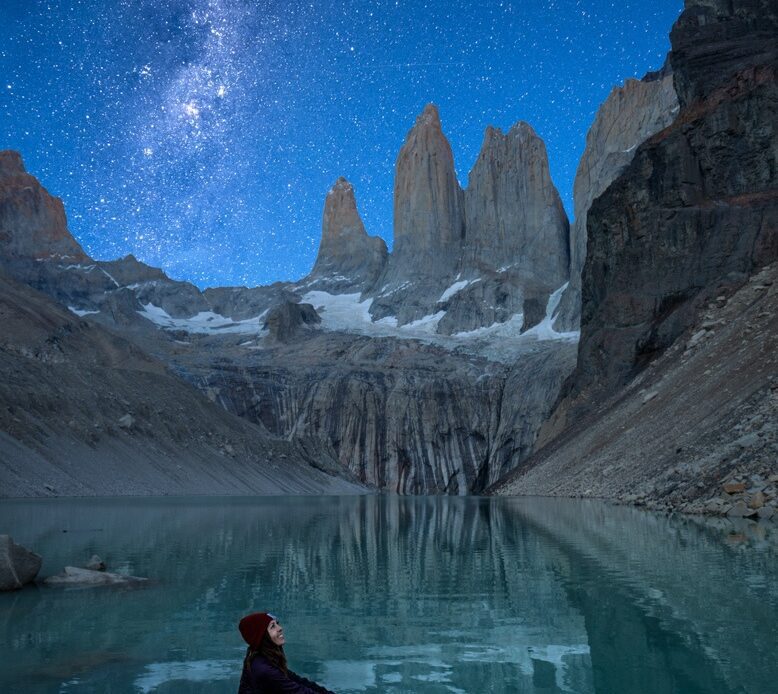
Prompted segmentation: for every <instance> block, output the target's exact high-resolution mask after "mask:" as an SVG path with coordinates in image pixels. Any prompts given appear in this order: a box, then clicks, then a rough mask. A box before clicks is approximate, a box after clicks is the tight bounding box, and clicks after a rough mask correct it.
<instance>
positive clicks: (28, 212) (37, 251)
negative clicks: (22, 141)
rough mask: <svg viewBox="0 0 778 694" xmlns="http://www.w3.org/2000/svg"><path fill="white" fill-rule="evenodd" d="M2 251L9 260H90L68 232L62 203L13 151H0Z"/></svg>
mask: <svg viewBox="0 0 778 694" xmlns="http://www.w3.org/2000/svg"><path fill="white" fill-rule="evenodd" d="M0 250H2V254H3V255H4V256H5V257H7V258H22V259H35V260H39V259H45V258H61V259H63V260H67V261H69V262H73V263H78V262H83V261H87V260H89V257H88V256H87V255H86V253H84V250H83V249H82V248H81V246H80V245H79V244H78V242H77V241H76V240H75V239H74V238H73V236H71V234H70V232H69V231H68V227H67V220H66V218H65V208H64V206H63V205H62V200H60V199H59V198H55V197H53V196H51V195H49V193H48V191H47V190H46V189H45V188H44V187H43V186H42V185H41V184H40V183H39V182H38V180H37V179H36V178H35V177H34V176H30V174H28V173H27V172H26V171H25V168H24V164H23V162H22V158H21V155H20V154H19V153H18V152H14V151H11V150H5V151H0Z"/></svg>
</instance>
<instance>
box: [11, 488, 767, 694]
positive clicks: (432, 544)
mask: <svg viewBox="0 0 778 694" xmlns="http://www.w3.org/2000/svg"><path fill="white" fill-rule="evenodd" d="M33 508H34V513H31V512H30V511H31V509H33ZM0 527H4V528H9V529H10V530H11V532H12V533H13V534H14V535H15V537H16V539H17V540H18V541H20V542H23V543H24V544H27V545H28V546H32V547H34V548H35V549H37V550H38V551H40V552H41V553H43V554H44V556H45V557H46V559H47V561H46V563H45V566H44V573H52V572H54V571H56V570H58V569H59V568H60V567H61V566H62V565H63V564H65V563H74V562H75V563H78V562H79V561H84V560H86V558H88V556H89V555H90V554H91V553H92V552H97V553H99V554H101V555H102V556H103V557H104V558H105V559H106V560H107V562H108V563H109V565H110V566H112V567H113V568H122V569H124V570H126V571H128V572H132V573H136V574H140V575H147V576H150V577H152V578H155V579H157V580H158V582H157V583H156V584H155V585H153V586H152V587H150V588H148V589H144V590H137V591H127V592H117V591H113V590H111V591H94V590H90V591H66V592H63V591H55V590H52V589H46V590H43V589H41V590H37V591H36V590H29V591H23V592H22V593H19V594H17V595H14V596H3V597H4V600H3V601H0V608H2V612H0V647H2V649H3V650H4V651H5V652H10V653H12V654H13V657H12V658H9V659H8V661H7V662H4V663H3V664H2V665H0V687H7V686H8V685H9V683H11V686H12V683H14V682H17V683H18V682H21V681H22V679H21V678H24V681H25V682H26V683H27V684H29V687H28V689H27V691H30V692H37V691H41V692H43V691H51V688H52V686H53V684H54V683H61V682H62V681H64V680H65V679H66V678H72V677H74V676H75V677H76V678H77V679H78V681H79V682H81V684H83V685H87V684H88V685H89V686H92V687H98V686H99V685H100V684H101V683H106V682H108V683H111V684H110V687H111V691H112V692H114V691H119V692H121V691H127V692H131V691H133V692H136V691H138V688H137V687H140V689H141V690H142V691H149V692H150V691H160V692H162V691H164V692H178V691H182V692H183V691H187V692H190V691H209V692H220V691H224V692H227V691H232V690H233V689H234V685H235V683H234V682H233V679H234V678H231V677H230V673H231V670H230V667H229V663H230V662H234V663H235V667H236V668H237V667H238V664H239V661H240V657H241V652H242V649H241V644H240V640H239V638H238V636H237V632H236V630H235V626H234V625H235V622H236V620H237V618H238V617H239V616H240V615H241V614H242V613H244V612H246V611H249V610H253V609H272V610H274V611H276V612H277V613H278V614H279V615H280V616H281V617H282V619H283V621H284V623H285V626H286V630H287V635H288V640H289V645H288V648H287V651H288V654H289V657H290V661H291V663H292V666H293V667H294V668H296V669H297V670H299V671H301V672H303V673H305V674H307V675H309V676H313V677H315V678H317V679H320V680H321V681H323V682H326V683H328V684H329V685H330V686H331V687H333V688H335V689H336V690H337V691H341V692H342V691H365V692H377V691H384V692H392V691H396V692H401V691H418V692H433V691H434V692H442V691H462V692H474V691H496V692H500V691H506V692H507V691H526V692H558V691H570V692H594V691H597V692H610V691H619V692H652V694H655V693H656V692H677V691H685V692H714V691H715V692H736V691H738V692H739V691H743V692H762V691H767V690H769V688H767V689H766V684H767V683H768V682H774V681H775V676H776V674H778V673H776V671H775V665H771V664H770V663H772V661H771V660H770V653H771V644H774V643H775V642H776V632H775V629H776V627H775V625H776V624H778V620H776V616H777V615H778V594H777V592H776V588H775V586H776V585H778V580H776V579H778V576H776V574H777V573H778V568H776V562H775V553H774V545H773V546H772V548H771V547H770V546H769V545H768V544H767V543H768V540H769V539H770V538H769V536H768V537H766V538H765V540H764V542H763V543H762V545H759V546H754V547H750V548H748V549H743V550H742V551H738V550H735V549H733V548H732V547H730V546H729V545H727V544H725V543H724V542H723V541H722V536H721V535H720V533H719V532H718V531H716V530H715V529H711V527H708V526H702V527H700V526H697V525H694V524H691V523H689V522H679V521H676V520H673V519H664V518H657V517H655V516H652V515H649V514H646V513H641V512H635V511H630V510H627V509H618V508H617V509H613V508H605V507H602V506H600V505H598V504H592V503H577V502H571V501H562V502H559V501H555V500H531V499H530V500H508V499H452V498H398V497H365V498H362V497H360V498H348V499H347V498H337V497H329V498H321V499H313V500H311V499H302V498H300V499H289V498H287V499H284V500H270V499H265V500H262V501H260V502H257V501H255V500H251V499H239V500H231V501H229V502H226V501H221V500H212V501H209V502H205V503H201V502H198V504H197V505H194V504H192V503H190V502H188V501H185V500H179V501H174V502H169V501H164V502H163V501H161V500H138V501H128V502H122V503H121V504H120V505H117V503H116V502H115V501H111V502H95V501H91V502H89V504H88V505H87V504H86V503H85V502H80V501H69V502H58V503H55V504H50V503H40V502H37V503H35V504H30V503H27V502H24V503H22V502H19V503H16V502H12V503H9V504H6V505H5V506H4V507H3V508H2V509H0ZM583 528H587V530H586V531H584V530H583ZM63 529H67V530H68V532H67V533H63V532H62V530H63ZM735 552H737V561H733V556H732V555H733V553H735ZM733 566H734V567H735V568H733ZM6 597H7V598H8V599H7V600H6V599H5V598H6ZM20 625H24V627H23V631H24V632H25V634H27V636H26V637H24V638H21V637H20V636H19V635H18V633H17V632H18V631H19V630H20ZM758 662H762V663H768V664H767V665H763V666H761V670H757V669H756V668H755V666H754V665H753V664H754V663H758ZM9 663H10V664H9ZM771 668H772V669H771ZM30 673H33V674H32V675H31V674H30ZM74 673H75V674H74ZM746 675H747V676H746ZM31 678H32V679H31ZM119 682H125V683H126V687H124V688H123V686H122V687H118V688H117V686H118V684H117V683H119ZM133 683H134V684H133ZM690 683H694V684H690ZM12 688H13V687H12ZM200 688H202V689H200ZM75 690H76V691H77V688H76V689H75ZM63 691H68V690H67V689H63Z"/></svg>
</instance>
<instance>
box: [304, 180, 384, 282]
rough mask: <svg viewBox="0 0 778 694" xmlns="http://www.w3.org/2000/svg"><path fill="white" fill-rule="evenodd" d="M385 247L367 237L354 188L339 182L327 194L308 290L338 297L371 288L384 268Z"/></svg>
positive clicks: (376, 238)
mask: <svg viewBox="0 0 778 694" xmlns="http://www.w3.org/2000/svg"><path fill="white" fill-rule="evenodd" d="M386 258H387V250H386V243H384V240H383V239H382V238H380V237H378V236H368V235H367V232H366V231H365V226H364V224H362V219H361V218H360V216H359V212H358V211H357V201H356V198H355V197H354V187H353V186H352V185H351V184H350V183H349V182H348V181H347V180H346V179H345V178H342V177H341V178H339V179H338V180H337V181H336V182H335V184H334V185H333V186H332V188H330V190H329V192H328V193H327V198H326V201H325V203H324V215H323V218H322V231H321V243H320V244H319V253H318V255H317V256H316V262H315V264H314V266H313V270H312V271H311V274H310V275H309V276H308V278H306V279H305V280H303V281H302V282H303V283H308V285H309V287H315V288H317V289H324V288H326V289H327V290H328V291H333V292H336V293H339V292H341V291H348V290H352V291H353V290H354V289H356V290H360V291H361V290H365V289H369V288H371V287H372V286H373V285H374V284H375V282H376V280H377V279H378V277H379V275H380V274H381V273H382V272H383V269H384V266H385V265H386Z"/></svg>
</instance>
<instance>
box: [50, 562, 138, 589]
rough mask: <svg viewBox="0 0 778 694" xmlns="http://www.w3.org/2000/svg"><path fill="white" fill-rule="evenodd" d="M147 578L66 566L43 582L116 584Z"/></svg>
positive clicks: (70, 584)
mask: <svg viewBox="0 0 778 694" xmlns="http://www.w3.org/2000/svg"><path fill="white" fill-rule="evenodd" d="M148 580H149V579H148V578H141V577H140V576H126V575H124V574H115V573H110V572H108V571H93V570H91V569H81V568H79V567H77V566H66V567H65V569H64V570H63V571H62V573H60V574H56V575H55V576H49V577H48V578H46V579H44V581H43V582H44V583H45V584H46V585H49V586H83V587H88V586H104V585H105V586H107V585H111V586H116V585H138V584H143V583H146V582H147V581H148Z"/></svg>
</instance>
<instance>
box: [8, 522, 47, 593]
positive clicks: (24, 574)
mask: <svg viewBox="0 0 778 694" xmlns="http://www.w3.org/2000/svg"><path fill="white" fill-rule="evenodd" d="M41 561H42V560H41V558H40V557H39V556H38V555H37V554H35V553H34V552H31V551H30V550H28V549H26V548H25V547H22V546H21V545H17V544H16V543H14V541H13V540H12V539H11V536H10V535H0V590H16V589H17V588H21V587H22V586H24V585H26V584H27V583H30V582H32V581H33V580H34V579H35V577H36V576H37V575H38V571H40V568H41Z"/></svg>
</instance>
